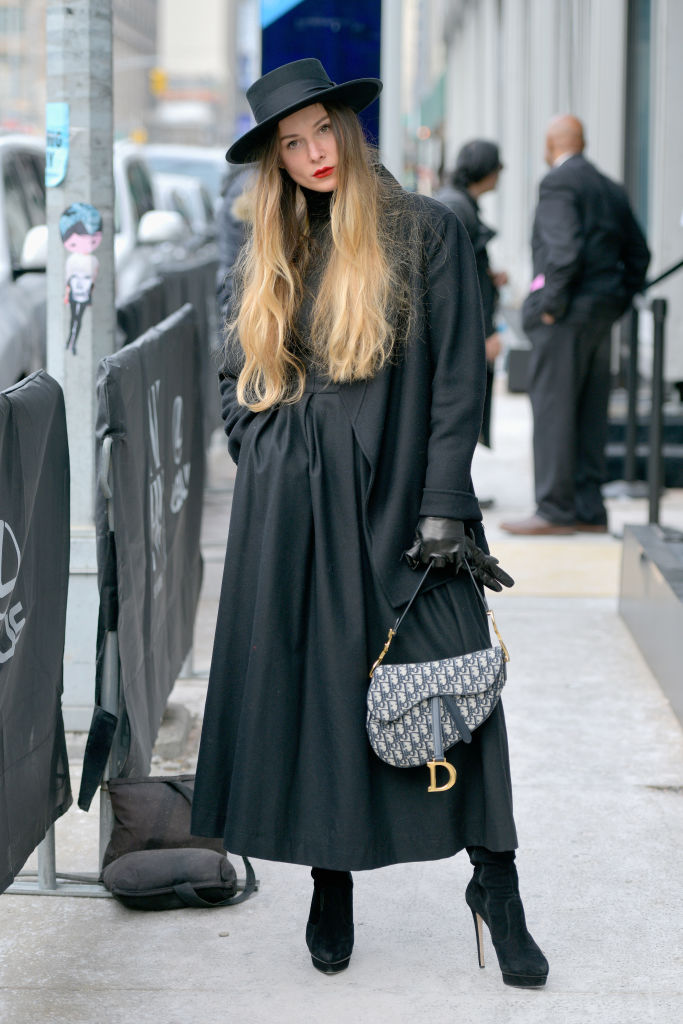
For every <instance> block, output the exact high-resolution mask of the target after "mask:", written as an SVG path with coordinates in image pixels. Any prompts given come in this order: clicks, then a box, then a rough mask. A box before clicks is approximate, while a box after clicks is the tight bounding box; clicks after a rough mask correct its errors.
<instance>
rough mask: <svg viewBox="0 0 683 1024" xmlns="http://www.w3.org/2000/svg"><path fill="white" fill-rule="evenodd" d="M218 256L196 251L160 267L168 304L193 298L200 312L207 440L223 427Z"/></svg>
mask: <svg viewBox="0 0 683 1024" xmlns="http://www.w3.org/2000/svg"><path fill="white" fill-rule="evenodd" d="M217 269H218V257H217V254H216V252H215V250H211V251H210V252H209V253H208V254H206V253H205V254H202V253H199V254H197V255H196V256H195V257H194V259H192V260H187V261H185V262H184V263H175V264H172V265H169V266H164V267H162V268H161V270H160V271H159V272H160V274H161V276H162V278H163V281H164V287H165V289H166V308H167V310H168V311H169V312H170V311H171V310H175V309H178V308H179V307H180V306H182V305H184V303H186V302H191V303H192V305H193V306H194V308H195V311H196V314H197V330H198V332H199V339H200V342H201V344H200V349H199V351H200V357H201V382H202V396H203V404H204V431H205V444H206V445H208V443H209V440H210V438H211V433H212V432H213V431H214V430H216V428H217V427H222V420H221V411H220V393H219V390H218V370H219V363H220V360H219V358H218V355H217V354H216V348H217V334H218V311H217V304H216V272H217Z"/></svg>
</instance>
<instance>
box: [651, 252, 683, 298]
mask: <svg viewBox="0 0 683 1024" xmlns="http://www.w3.org/2000/svg"><path fill="white" fill-rule="evenodd" d="M681 267H683V259H680V260H679V261H678V263H672V264H671V266H670V267H668V268H667V269H666V270H664V271H663V272H662V273H661V274H659V275H658V276H657V277H654V278H653V279H652V280H651V281H646V282H645V284H644V285H643V291H644V292H646V291H647V290H648V288H652V286H653V285H655V284H659V282H660V281H663V280H664V279H665V278H666V277H671V275H672V274H675V273H676V271H677V270H680V269H681Z"/></svg>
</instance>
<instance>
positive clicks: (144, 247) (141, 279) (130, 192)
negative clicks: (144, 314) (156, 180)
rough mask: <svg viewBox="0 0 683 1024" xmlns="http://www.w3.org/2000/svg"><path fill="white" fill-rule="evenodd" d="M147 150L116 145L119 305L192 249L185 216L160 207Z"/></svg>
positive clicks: (123, 144) (115, 252) (121, 144)
mask: <svg viewBox="0 0 683 1024" xmlns="http://www.w3.org/2000/svg"><path fill="white" fill-rule="evenodd" d="M145 149H146V147H145V146H140V145H137V144H135V143H132V142H117V143H115V144H114V196H115V206H114V230H115V232H116V234H115V237H114V259H115V264H116V301H117V302H123V301H125V299H126V298H128V296H129V295H132V294H133V293H134V292H136V291H139V289H140V288H141V287H142V286H143V285H144V284H145V283H146V282H147V281H148V280H150V278H152V277H156V276H157V274H158V271H159V267H160V266H161V265H162V264H163V263H168V262H174V261H176V260H182V259H184V258H185V256H186V255H187V251H188V247H189V241H190V232H189V230H188V228H187V225H186V224H185V221H184V220H183V218H182V216H181V214H180V213H178V211H177V210H158V209H156V207H155V199H154V189H153V186H152V176H151V173H150V169H149V167H148V165H147V162H146V160H145Z"/></svg>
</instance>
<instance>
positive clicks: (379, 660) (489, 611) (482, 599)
mask: <svg viewBox="0 0 683 1024" xmlns="http://www.w3.org/2000/svg"><path fill="white" fill-rule="evenodd" d="M433 564H434V563H433V562H430V563H429V564H428V566H427V568H426V569H425V571H424V573H423V575H422V576H421V577H420V582H419V583H418V585H417V587H416V589H415V591H414V593H413V595H412V597H411V598H410V600H409V601H408V604H407V605H406V606H405V608H404V609H403V611H402V612H401V614H400V615H399V617H398V618H397V619H396V622H395V623H394V625H393V626H392V627H391V629H390V630H389V633H388V635H387V639H386V643H385V644H384V647H383V648H382V650H381V651H380V653H379V656H378V658H377V660H376V661H375V663H374V664H373V666H372V668H371V669H370V678H371V679H372V676H373V673H374V671H375V669H376V668H377V666H378V665H381V663H382V662H383V661H384V658H385V657H386V655H387V653H388V651H389V648H390V647H391V641H392V640H393V639H394V637H395V636H396V634H397V633H398V628H399V626H400V625H401V623H402V622H403V620H404V619H405V617H406V615H407V614H408V612H409V610H410V607H411V605H412V603H413V601H414V600H415V598H416V597H417V595H418V594H419V593H420V590H421V589H422V584H423V583H424V581H425V580H426V579H427V576H428V575H429V573H430V571H431V569H432V566H433ZM464 565H465V568H466V569H467V571H468V573H469V574H470V579H471V580H472V584H473V585H474V590H475V593H476V595H477V597H478V598H479V602H480V604H481V605H482V607H483V609H484V612H485V613H486V615H487V616H488V617H489V618H490V619H491V625H492V626H493V631H494V633H495V634H496V636H497V637H498V642H499V644H500V646H501V650H502V652H503V660H504V661H509V660H510V655H509V653H508V649H507V647H506V646H505V644H504V642H503V638H502V636H501V635H500V633H499V632H498V626H497V625H496V619H495V616H494V614H493V611H492V609H491V608H489V606H488V603H487V601H486V598H485V597H484V594H483V593H482V591H481V590H480V589H479V587H478V586H477V583H476V580H475V578H474V575H473V574H472V569H471V568H470V564H469V562H468V561H467V559H465V561H464Z"/></svg>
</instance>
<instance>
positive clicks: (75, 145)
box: [46, 0, 115, 731]
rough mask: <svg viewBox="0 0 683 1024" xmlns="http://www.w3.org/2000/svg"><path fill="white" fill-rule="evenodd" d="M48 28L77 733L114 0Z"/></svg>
mask: <svg viewBox="0 0 683 1024" xmlns="http://www.w3.org/2000/svg"><path fill="white" fill-rule="evenodd" d="M46 35H47V99H48V105H47V112H46V113H47V116H46V122H47V142H48V171H47V182H48V185H49V187H48V189H47V221H48V268H47V293H48V294H47V322H48V331H47V368H48V372H49V373H50V374H51V375H52V376H53V377H55V378H56V380H58V381H59V383H60V384H61V386H62V388H63V390H64V398H65V402H66V419H67V430H68V435H69V451H70V459H71V561H70V575H69V601H68V606H67V622H66V646H65V652H64V701H63V706H64V720H65V725H66V728H67V730H76V731H87V729H88V728H89V726H90V718H91V715H92V707H93V700H94V692H95V643H96V632H97V610H98V603H99V598H98V589H97V560H96V551H95V522H94V499H95V489H96V486H97V482H96V480H95V419H96V396H95V377H96V372H97V366H98V363H99V362H100V360H101V359H102V357H103V356H105V355H107V354H109V353H110V352H112V351H113V349H114V336H115V335H114V331H115V307H114V217H113V212H114V181H113V166H112V146H113V103H112V0H48V5H47V25H46ZM65 145H66V146H67V153H66V160H65V159H64V146H65ZM55 146H56V147H58V148H59V150H60V152H59V158H60V159H59V161H55V162H54V163H53V162H52V154H51V149H53V148H54V147H55ZM57 162H58V163H59V165H60V166H59V170H55V167H56V164H57ZM64 164H65V165H66V171H65V173H64V175H63V177H60V175H61V171H62V169H63V165H64ZM51 167H52V169H53V173H52V176H51Z"/></svg>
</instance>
